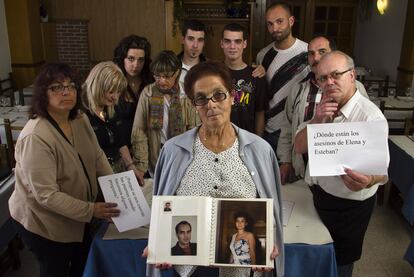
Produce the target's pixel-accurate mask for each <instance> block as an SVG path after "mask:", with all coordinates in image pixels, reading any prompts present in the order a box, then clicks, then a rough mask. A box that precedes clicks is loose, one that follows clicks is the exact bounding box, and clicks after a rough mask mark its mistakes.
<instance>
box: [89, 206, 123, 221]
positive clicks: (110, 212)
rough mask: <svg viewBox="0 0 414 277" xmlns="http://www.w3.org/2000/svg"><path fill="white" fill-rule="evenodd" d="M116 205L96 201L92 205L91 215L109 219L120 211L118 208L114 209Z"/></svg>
mask: <svg viewBox="0 0 414 277" xmlns="http://www.w3.org/2000/svg"><path fill="white" fill-rule="evenodd" d="M116 206H117V204H116V203H109V202H108V203H104V202H96V203H94V205H93V216H94V217H96V218H102V219H106V220H111V217H117V216H119V214H120V213H121V211H120V210H119V209H115V207H116Z"/></svg>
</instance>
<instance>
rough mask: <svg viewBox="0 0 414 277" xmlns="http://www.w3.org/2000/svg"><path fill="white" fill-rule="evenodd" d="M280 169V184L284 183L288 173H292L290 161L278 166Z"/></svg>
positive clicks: (288, 176) (287, 178)
mask: <svg viewBox="0 0 414 277" xmlns="http://www.w3.org/2000/svg"><path fill="white" fill-rule="evenodd" d="M279 171H280V181H281V182H282V185H284V184H286V180H289V178H290V175H291V174H292V173H293V166H292V163H282V164H281V165H280V166H279Z"/></svg>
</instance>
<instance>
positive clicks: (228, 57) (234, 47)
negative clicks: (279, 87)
mask: <svg viewBox="0 0 414 277" xmlns="http://www.w3.org/2000/svg"><path fill="white" fill-rule="evenodd" d="M246 47H247V33H246V31H245V30H244V28H243V27H242V26H241V25H239V24H237V23H230V24H227V25H226V26H224V29H223V34H222V39H221V48H222V49H223V53H224V63H225V64H226V66H227V67H228V68H229V69H230V74H231V77H232V79H233V90H234V91H233V97H234V102H233V106H232V107H231V115H230V117H231V122H233V123H234V124H236V125H237V126H239V127H240V128H242V129H245V130H247V131H249V132H251V133H255V134H256V135H258V136H262V135H263V130H264V124H265V120H264V110H265V106H266V105H265V100H266V99H265V97H266V90H267V83H266V79H265V78H260V77H257V78H255V77H253V71H254V68H253V67H252V66H249V65H247V64H246V63H245V62H244V61H243V50H244V49H245V48H246Z"/></svg>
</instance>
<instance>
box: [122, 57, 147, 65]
mask: <svg viewBox="0 0 414 277" xmlns="http://www.w3.org/2000/svg"><path fill="white" fill-rule="evenodd" d="M126 59H127V60H128V61H129V62H131V63H133V62H135V61H137V62H138V63H139V64H142V63H144V62H145V57H138V58H135V57H134V56H127V57H126Z"/></svg>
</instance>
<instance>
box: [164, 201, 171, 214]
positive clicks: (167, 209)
mask: <svg viewBox="0 0 414 277" xmlns="http://www.w3.org/2000/svg"><path fill="white" fill-rule="evenodd" d="M164 212H171V202H165V204H164Z"/></svg>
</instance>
